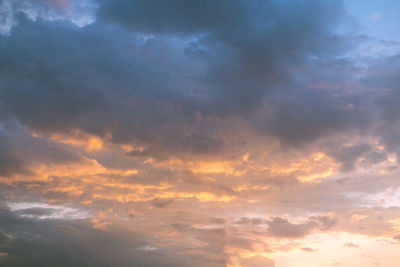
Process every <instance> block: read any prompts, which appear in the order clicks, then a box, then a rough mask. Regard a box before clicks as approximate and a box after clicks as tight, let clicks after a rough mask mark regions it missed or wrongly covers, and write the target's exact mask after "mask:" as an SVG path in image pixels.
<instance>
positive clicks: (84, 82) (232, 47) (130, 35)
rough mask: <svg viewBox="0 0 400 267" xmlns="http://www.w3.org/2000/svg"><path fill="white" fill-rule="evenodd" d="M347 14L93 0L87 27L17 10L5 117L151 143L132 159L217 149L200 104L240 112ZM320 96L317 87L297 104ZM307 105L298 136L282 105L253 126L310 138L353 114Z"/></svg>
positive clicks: (209, 110)
mask: <svg viewBox="0 0 400 267" xmlns="http://www.w3.org/2000/svg"><path fill="white" fill-rule="evenodd" d="M314 10H318V12H315V11H314ZM343 14H344V13H343V7H342V4H341V2H340V1H325V2H320V1H290V2H285V1H283V2H281V1H267V2H259V1H252V2H247V1H229V3H228V2H225V1H204V2H203V1H202V2H196V1H190V2H187V1H160V2H154V1H99V11H98V14H97V17H98V22H96V23H94V24H92V25H90V26H86V27H84V28H78V27H76V26H75V25H72V24H68V23H62V22H56V21H52V22H49V21H45V20H37V21H36V22H32V21H30V19H28V18H26V17H24V15H20V16H19V21H18V25H17V26H15V27H14V28H13V29H12V31H11V33H10V36H8V37H3V38H2V40H1V42H2V49H1V52H0V58H1V63H0V77H1V80H2V83H1V87H0V96H1V99H2V106H1V110H2V114H3V115H7V116H11V117H15V118H17V119H18V120H20V121H21V122H22V123H23V124H26V125H28V126H29V127H31V128H33V129H35V130H39V131H50V132H54V131H55V132H65V131H70V130H72V129H76V128H78V129H82V130H84V131H87V132H90V133H93V134H96V135H100V136H105V135H106V134H107V133H111V134H112V140H113V141H114V142H122V143H124V142H131V141H135V142H136V141H138V142H143V143H144V144H145V145H146V146H148V148H147V149H145V150H144V151H141V152H137V151H132V152H131V154H132V156H135V157H146V156H154V157H155V158H159V159H166V158H168V154H169V153H171V152H175V153H176V152H178V153H180V152H184V153H185V152H186V153H187V152H199V153H215V152H217V151H219V150H220V149H222V148H224V142H223V141H222V140H221V139H220V137H218V136H213V135H212V134H210V132H213V131H215V126H214V125H212V123H209V122H207V123H206V122H204V120H203V122H201V123H197V124H196V120H195V113H196V112H200V114H203V116H206V117H207V116H212V115H217V116H224V117H226V116H230V115H232V114H239V115H240V116H245V117H244V118H245V119H246V116H247V114H248V112H250V111H252V110H255V109H257V108H258V107H259V105H260V104H261V103H262V102H263V97H264V96H265V93H266V92H269V91H271V90H274V88H275V87H276V84H279V83H284V82H286V81H290V80H292V79H293V77H292V76H293V71H294V69H296V68H298V67H300V66H301V65H302V64H306V63H307V62H308V60H309V59H310V58H311V57H317V58H318V57H323V58H326V57H327V55H328V53H329V51H330V49H331V48H333V47H330V46H329V45H327V39H329V38H332V36H333V34H332V30H333V29H334V27H335V25H336V24H337V23H338V22H339V21H340V19H341V18H342V17H343ZM110 22H114V23H116V24H120V25H123V26H124V27H125V29H126V30H124V29H123V28H121V27H118V26H116V25H115V24H114V25H112V24H110ZM328 43H329V42H328ZM27 45H28V46H29V49H26V46H27ZM291 86H292V85H291ZM293 86H294V87H295V85H293ZM275 90H276V88H275ZM292 91H293V90H289V91H288V94H289V95H291V94H292ZM296 97H297V96H294V98H296ZM324 101H325V100H324V98H323V97H322V101H321V97H320V96H319V95H314V96H310V97H309V98H308V99H305V100H304V104H301V105H308V104H309V103H310V102H313V103H314V102H316V103H324ZM326 101H328V100H326ZM284 107H286V104H284V105H283V107H282V108H284ZM314 108H315V109H320V110H321V111H322V112H316V114H318V115H315V116H319V117H315V118H312V116H311V117H310V115H312V114H309V113H308V112H307V110H302V111H301V112H299V113H298V114H299V116H300V117H299V118H294V120H296V123H298V124H300V125H305V126H302V128H303V129H304V130H301V131H297V132H298V135H299V137H297V136H295V137H292V136H291V134H290V133H289V132H290V131H291V130H290V126H288V125H292V124H293V123H292V121H293V119H291V118H290V117H289V116H290V115H288V113H287V112H278V113H277V114H278V117H277V118H276V122H273V123H266V122H265V121H262V122H260V123H262V125H266V124H267V126H266V127H268V128H271V129H272V130H268V132H269V133H271V132H272V133H273V134H274V135H277V136H279V137H280V138H283V139H285V138H286V139H294V138H298V139H299V140H303V139H307V140H308V139H311V138H314V137H315V136H319V135H323V134H325V133H326V132H327V131H331V130H335V129H336V128H341V127H342V126H341V125H343V124H345V125H348V124H351V121H352V120H353V119H355V118H353V117H352V116H347V115H348V114H347V113H343V112H342V113H343V114H342V113H341V112H338V111H337V108H338V107H337V105H335V103H332V104H330V103H329V104H328V105H325V106H323V107H322V106H315V107H314ZM276 109H277V110H279V109H280V107H279V105H278V106H277V108H276ZM289 112H291V111H289ZM281 117H282V118H281ZM328 117H333V118H334V119H333V120H326V119H327V118H328ZM264 120H267V118H265V119H264ZM324 120H326V121H327V122H329V124H328V125H327V126H324V125H322V126H319V125H320V124H324ZM308 121H309V123H308ZM313 121H317V124H316V125H314V124H311V122H313ZM282 123H283V125H282ZM294 126H295V125H294ZM256 127H260V126H257V125H256ZM261 127H262V126H261ZM318 127H320V128H321V129H322V130H320V129H319V128H318ZM314 128H315V129H316V130H313V129H314ZM308 129H309V130H308Z"/></svg>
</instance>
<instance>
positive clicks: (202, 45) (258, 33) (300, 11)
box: [98, 0, 343, 113]
mask: <svg viewBox="0 0 400 267" xmlns="http://www.w3.org/2000/svg"><path fill="white" fill-rule="evenodd" d="M100 3H104V4H102V5H101V7H100V8H99V12H98V15H99V18H100V19H105V20H110V21H114V22H117V23H120V24H122V25H124V26H125V27H126V28H128V29H129V30H131V31H133V32H140V33H145V34H154V35H174V36H180V37H181V36H190V37H191V38H192V39H193V42H192V44H191V46H189V47H188V49H189V50H188V51H191V53H194V54H195V55H196V54H197V55H201V58H202V60H205V61H206V62H207V63H209V66H208V67H207V69H206V71H207V74H208V76H209V77H206V79H208V82H207V87H208V88H210V89H209V90H210V92H208V93H209V95H210V97H211V99H213V100H214V102H215V103H216V104H217V105H216V106H211V107H210V108H211V109H212V110H216V111H217V112H219V113H226V112H232V111H234V112H247V111H249V110H252V109H254V108H255V107H257V106H258V105H259V104H260V103H261V100H262V97H263V95H264V93H265V92H266V91H268V90H271V89H272V88H271V87H272V86H273V84H274V83H275V82H279V81H284V80H286V79H288V78H289V77H290V76H291V74H290V73H289V72H291V71H293V69H294V68H295V66H298V65H299V64H301V63H302V62H304V60H305V58H307V57H309V56H311V55H313V54H315V55H320V54H321V52H322V53H324V52H326V51H324V50H325V48H326V47H329V45H327V42H326V39H329V37H330V35H331V33H330V30H331V29H332V28H334V26H335V25H336V22H337V21H338V20H339V19H340V18H341V17H342V16H343V7H342V5H341V2H340V1H325V2H320V1H290V2H286V1H250V2H249V1H201V2H196V1H190V2H187V1H179V0H178V1H176V0H171V1H162V2H157V1H123V0H122V1H100ZM314 10H318V12H314ZM328 50H329V49H328ZM292 68H293V69H292ZM289 79H290V78H289Z"/></svg>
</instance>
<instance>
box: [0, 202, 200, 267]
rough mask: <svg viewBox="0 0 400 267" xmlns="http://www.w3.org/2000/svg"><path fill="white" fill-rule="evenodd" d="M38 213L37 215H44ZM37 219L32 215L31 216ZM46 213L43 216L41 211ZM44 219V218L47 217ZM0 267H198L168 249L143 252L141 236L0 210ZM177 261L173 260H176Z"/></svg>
mask: <svg viewBox="0 0 400 267" xmlns="http://www.w3.org/2000/svg"><path fill="white" fill-rule="evenodd" d="M43 212H44V211H41V212H40V214H43ZM34 213H35V214H37V212H36V211H35V212H34ZM45 213H46V212H45ZM46 214H47V213H46ZM0 227H1V230H2V232H1V233H0V251H1V252H3V253H7V255H5V256H2V257H0V265H2V266H27V265H29V266H146V267H151V266H188V265H189V262H190V265H193V266H203V265H202V264H204V263H203V262H202V261H201V260H200V259H195V258H191V257H190V256H189V257H188V258H187V259H185V256H177V255H174V254H175V253H174V252H173V251H172V250H169V251H168V252H162V251H158V250H151V251H150V250H147V251H146V250H143V249H141V248H143V247H146V245H147V242H146V241H145V240H146V238H148V237H146V236H144V235H143V234H139V233H135V232H131V231H130V230H127V229H123V228H118V227H111V229H108V230H96V229H93V228H92V227H91V225H90V224H89V222H87V221H86V220H65V219H57V220H35V219H29V218H26V217H19V216H17V215H16V214H14V213H13V212H11V211H9V210H8V209H6V208H1V209H0ZM175 257H176V258H175Z"/></svg>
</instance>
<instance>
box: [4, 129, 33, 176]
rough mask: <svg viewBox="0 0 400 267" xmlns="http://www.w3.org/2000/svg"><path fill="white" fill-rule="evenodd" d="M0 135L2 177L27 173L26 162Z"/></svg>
mask: <svg viewBox="0 0 400 267" xmlns="http://www.w3.org/2000/svg"><path fill="white" fill-rule="evenodd" d="M3 138H4V136H2V134H1V133H0V177H2V176H10V175H12V174H16V173H26V172H27V170H26V169H25V167H24V162H23V161H22V160H21V158H19V157H18V156H17V155H16V154H15V153H14V152H13V151H12V150H11V149H10V148H9V147H8V146H7V145H6V144H5V143H4V139H3Z"/></svg>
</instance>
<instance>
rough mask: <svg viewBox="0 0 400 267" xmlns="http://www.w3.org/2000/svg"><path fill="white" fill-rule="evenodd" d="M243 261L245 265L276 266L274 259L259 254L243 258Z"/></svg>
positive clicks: (251, 266) (257, 266) (248, 266)
mask: <svg viewBox="0 0 400 267" xmlns="http://www.w3.org/2000/svg"><path fill="white" fill-rule="evenodd" d="M241 263H242V266H244V267H275V262H274V261H273V260H271V259H268V258H266V257H263V256H258V255H257V256H252V257H249V258H245V259H241Z"/></svg>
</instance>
